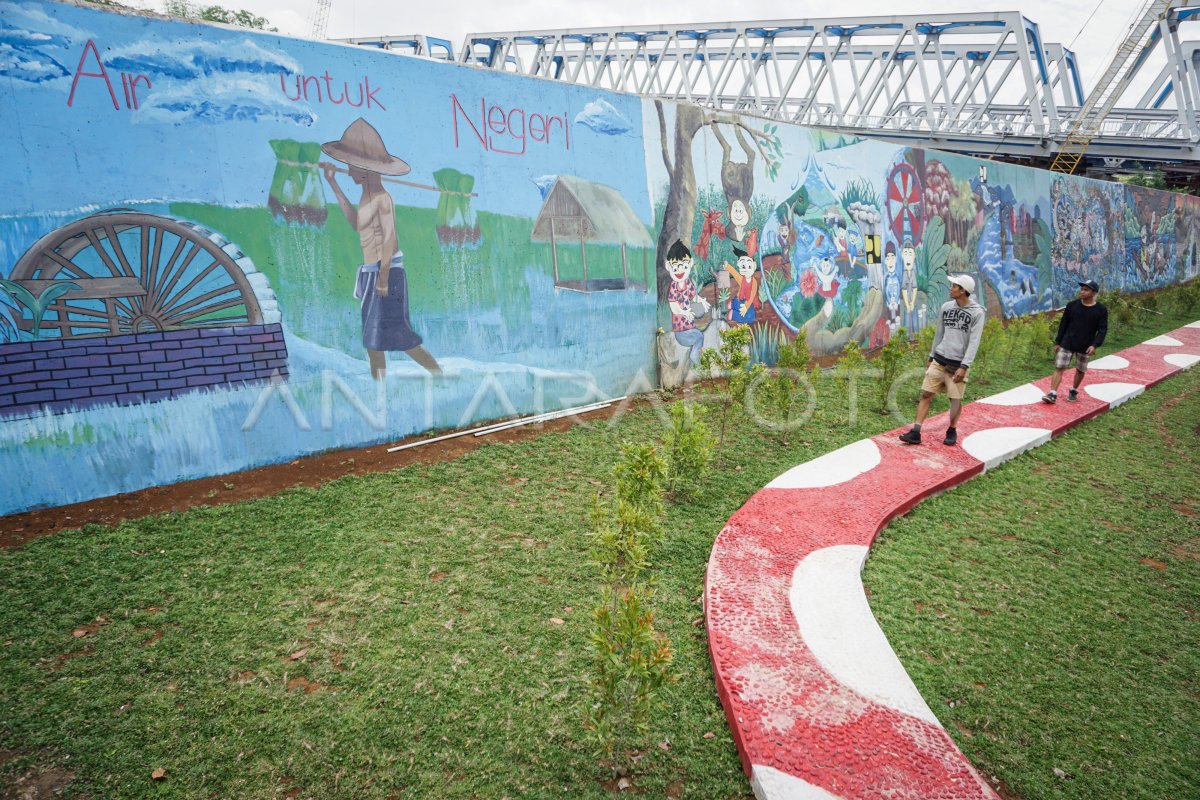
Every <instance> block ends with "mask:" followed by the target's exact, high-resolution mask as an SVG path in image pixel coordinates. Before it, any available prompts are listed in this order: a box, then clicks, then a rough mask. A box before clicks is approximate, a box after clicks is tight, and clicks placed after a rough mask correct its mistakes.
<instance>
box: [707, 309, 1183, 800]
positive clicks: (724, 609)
mask: <svg viewBox="0 0 1200 800" xmlns="http://www.w3.org/2000/svg"><path fill="white" fill-rule="evenodd" d="M1193 325H1196V327H1190V326H1189V327H1185V328H1180V329H1179V330H1177V331H1173V332H1172V333H1170V334H1167V336H1169V337H1171V338H1173V339H1175V340H1177V341H1178V342H1180V344H1179V345H1177V346H1160V345H1155V344H1140V345H1136V346H1134V347H1131V348H1129V349H1127V350H1124V351H1122V352H1121V353H1119V354H1117V355H1118V356H1120V357H1121V358H1124V359H1126V360H1127V361H1128V362H1129V365H1128V366H1124V367H1121V368H1119V369H1093V370H1091V371H1089V373H1088V377H1087V380H1086V381H1085V383H1084V387H1083V391H1081V392H1080V401H1079V402H1078V403H1069V402H1067V401H1066V388H1067V387H1068V385H1069V381H1070V379H1071V377H1072V375H1073V373H1072V372H1071V371H1068V372H1067V374H1066V376H1065V378H1064V384H1063V386H1061V387H1060V391H1061V392H1062V395H1063V396H1062V398H1061V399H1060V400H1059V402H1058V403H1057V404H1056V405H1052V406H1051V405H1046V404H1043V403H1042V402H1040V400H1039V399H1038V398H1040V395H1041V394H1042V393H1043V392H1045V391H1046V390H1047V388H1048V387H1049V377H1047V378H1044V379H1042V380H1040V381H1037V382H1035V383H1034V384H1032V385H1027V386H1026V387H1024V388H1022V389H1021V390H1020V391H1019V392H1017V391H1016V390H1014V392H1013V393H1004V394H1002V395H999V396H996V398H997V402H1009V403H1015V404H1011V405H999V404H995V403H989V402H988V401H989V400H991V399H992V398H984V399H982V400H980V401H976V402H973V403H971V404H970V405H969V407H968V408H966V409H965V410H964V412H963V416H962V418H961V420H960V424H959V445H960V446H959V447H946V446H944V445H943V444H942V436H943V434H944V432H945V427H946V417H945V415H941V416H939V417H935V418H932V419H931V420H929V421H927V423H926V425H925V426H923V431H922V433H923V435H924V439H925V442H924V443H923V444H922V445H919V446H908V445H904V444H901V443H900V442H899V441H898V440H897V439H896V437H897V435H898V434H899V433H900V432H901V431H903V430H904V429H903V428H901V429H897V430H895V431H891V432H889V433H886V434H881V435H879V436H876V437H874V438H873V439H870V440H866V441H864V442H858V443H855V444H854V445H851V446H849V447H847V448H843V449H842V450H840V451H838V452H837V453H836V454H830V455H829V456H826V457H823V459H822V460H821V461H820V463H819V464H817V465H815V466H814V468H813V469H812V470H808V471H807V472H806V471H805V470H804V469H803V468H800V469H796V470H791V471H789V472H788V473H785V475H783V476H780V478H778V479H776V480H775V481H773V482H772V483H771V485H769V486H768V487H766V488H764V489H762V490H761V491H759V492H758V493H757V494H755V495H754V496H753V497H752V498H751V499H750V501H749V502H747V503H746V505H744V506H743V507H742V508H741V509H739V510H738V511H737V513H735V514H734V515H733V517H731V518H730V520H729V522H728V524H727V525H726V526H725V528H724V529H723V530H722V531H721V533H720V535H719V536H718V537H717V540H716V542H715V543H714V545H713V549H712V554H711V555H710V557H709V562H708V573H707V576H706V581H705V595H704V597H705V612H706V619H707V626H708V640H709V653H710V655H711V657H712V662H713V671H714V674H715V677H716V683H717V693H718V695H719V697H720V699H721V704H722V706H723V707H724V709H725V714H726V717H727V719H728V721H729V725H730V728H731V729H732V731H733V736H734V741H735V742H736V744H737V748H738V754H739V756H740V758H741V761H742V767H743V769H745V771H746V773H747V775H748V776H750V778H751V783H752V786H753V788H754V792H755V794H756V796H757V797H759V798H760V800H767V798H771V799H772V800H775V799H776V798H795V799H796V800H832V799H836V798H842V799H843V800H858V799H859V798H861V799H862V800H866V799H867V798H881V797H887V798H897V799H899V798H912V800H936V799H937V798H963V799H966V798H997V797H998V796H997V795H996V793H995V792H994V791H993V790H992V789H991V788H990V787H989V786H988V784H987V783H986V782H985V781H984V780H983V779H982V777H981V776H980V775H979V774H978V773H977V772H976V770H975V769H974V768H973V767H972V766H971V764H970V763H969V762H968V761H967V759H966V757H965V756H964V755H963V754H962V752H961V751H960V750H959V749H958V748H957V747H956V746H955V744H954V742H953V741H952V740H951V739H950V737H949V735H948V734H947V733H946V731H945V730H944V729H943V728H942V726H941V725H940V724H939V723H938V722H937V720H936V717H934V715H933V713H932V712H931V711H930V710H929V707H928V706H927V705H926V704H925V703H924V702H923V701H922V700H921V699H920V696H919V695H918V694H917V693H916V689H915V687H913V686H912V683H911V681H910V680H909V679H908V677H907V675H906V674H904V672H903V668H902V667H901V666H900V664H899V661H898V660H896V658H895V655H894V654H893V653H891V650H890V648H889V647H887V643H886V640H885V639H884V638H883V636H882V633H881V632H880V631H879V629H878V626H877V625H875V623H874V619H873V618H872V617H870V613H869V608H868V607H867V605H866V600H865V597H864V596H863V595H862V585H861V580H860V579H859V570H861V565H862V562H863V561H864V560H865V558H866V553H867V548H868V547H869V546H870V544H871V542H872V541H873V540H874V539H875V536H876V535H877V534H878V533H879V531H880V530H881V529H882V528H883V526H884V525H886V524H887V523H888V521H889V520H891V519H892V518H894V517H896V516H899V515H901V514H904V513H906V512H907V511H909V510H910V509H911V508H912V507H913V506H915V505H916V504H917V503H919V502H920V501H921V500H923V499H925V498H926V497H929V496H931V495H933V494H936V493H938V492H940V491H944V490H946V489H948V488H950V487H952V486H955V485H957V484H959V483H962V482H964V481H966V480H968V479H970V478H972V477H975V476H976V475H979V474H980V473H982V472H983V471H984V470H985V469H986V468H989V467H990V466H994V465H995V464H997V463H1000V462H1001V461H1003V460H1006V459H1007V458H1010V457H1012V456H1013V455H1016V454H1017V453H1019V452H1021V451H1023V450H1024V449H1028V447H1030V446H1036V445H1037V444H1040V443H1042V442H1043V441H1046V440H1048V439H1049V438H1050V436H1056V435H1058V434H1060V433H1062V432H1063V431H1066V430H1067V429H1069V428H1071V427H1072V426H1074V425H1077V424H1079V423H1081V422H1083V421H1085V420H1087V419H1090V418H1092V417H1094V416H1096V415H1098V414H1101V413H1103V412H1104V411H1107V410H1108V409H1109V408H1110V402H1108V401H1107V400H1106V399H1098V397H1096V396H1093V395H1091V394H1089V393H1088V391H1087V390H1088V389H1089V388H1095V387H1099V386H1100V385H1101V384H1112V386H1109V387H1107V388H1103V389H1101V388H1097V389H1096V391H1097V393H1098V394H1099V395H1100V396H1102V397H1106V396H1107V395H1113V396H1114V397H1117V396H1118V395H1119V397H1118V399H1117V400H1115V401H1114V402H1121V401H1123V400H1124V399H1126V398H1127V397H1128V396H1130V394H1131V393H1132V392H1136V391H1141V389H1142V388H1144V387H1147V386H1152V385H1154V384H1156V383H1158V382H1160V381H1162V380H1165V379H1166V378H1168V377H1170V376H1171V375H1174V374H1175V373H1177V372H1180V371H1181V370H1182V369H1183V367H1181V366H1179V365H1176V364H1172V363H1170V362H1169V361H1168V360H1166V359H1165V356H1167V355H1169V354H1172V353H1174V354H1177V356H1176V359H1177V360H1178V359H1179V355H1184V356H1197V357H1200V323H1193ZM1156 339H1161V337H1156ZM1151 341H1154V340H1151ZM1184 360H1185V361H1186V360H1190V359H1184ZM1109 363H1110V364H1113V363H1118V364H1119V362H1116V361H1115V360H1113V361H1110V362H1109ZM1033 387H1036V390H1035V389H1034V388H1033ZM876 454H877V456H878V460H877V462H876ZM810 463H811V462H810ZM860 470H861V471H860ZM856 472H857V473H859V474H855V473H856ZM850 476H852V477H850ZM839 477H845V478H846V479H845V480H842V481H841V482H837V483H834V485H824V484H828V483H831V482H833V481H837V480H838V479H839ZM805 485H807V486H810V487H819V488H779V487H780V486H801V487H803V486H805ZM801 574H803V579H798V578H797V576H799V575H801ZM851 584H853V585H851Z"/></svg>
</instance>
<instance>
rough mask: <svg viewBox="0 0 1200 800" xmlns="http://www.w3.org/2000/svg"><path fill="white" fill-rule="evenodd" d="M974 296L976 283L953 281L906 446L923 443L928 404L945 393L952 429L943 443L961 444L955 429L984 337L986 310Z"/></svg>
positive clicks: (963, 278) (956, 277)
mask: <svg viewBox="0 0 1200 800" xmlns="http://www.w3.org/2000/svg"><path fill="white" fill-rule="evenodd" d="M974 293H975V279H974V278H972V277H971V276H970V275H954V276H952V277H951V278H950V301H949V302H947V303H946V304H944V305H943V306H942V311H941V313H940V314H939V315H938V322H937V336H935V337H934V340H933V350H931V351H930V353H929V367H928V368H927V369H926V370H925V382H924V383H923V384H921V399H920V400H918V401H917V419H916V422H915V423H914V424H913V426H912V429H911V430H908V431H905V432H904V433H902V434H900V441H902V442H904V443H905V444H920V443H921V424H922V423H923V422H925V417H926V415H928V414H929V404H930V402H931V401H932V400H933V396H934V395H935V394H937V393H938V392H941V391H942V390H943V389H944V390H945V392H946V396H947V397H949V398H950V427H949V428H947V429H946V438H945V440H944V443H945V444H947V445H950V446H953V445H955V444H956V443H957V442H958V429H957V428H956V427H955V426H956V425H957V424H958V415H959V414H960V413H962V397H963V390H964V389H965V388H966V383H967V370H969V369H970V368H971V362H972V361H973V360H974V359H975V351H977V350H978V349H979V340H980V338H981V337H982V336H983V306H981V305H979V303H977V302H975V299H974V298H973V297H972V296H971V295H972V294H974Z"/></svg>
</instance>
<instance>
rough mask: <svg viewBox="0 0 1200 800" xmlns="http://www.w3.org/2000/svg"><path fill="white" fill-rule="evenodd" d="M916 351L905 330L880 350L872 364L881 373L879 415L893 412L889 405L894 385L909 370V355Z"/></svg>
mask: <svg viewBox="0 0 1200 800" xmlns="http://www.w3.org/2000/svg"><path fill="white" fill-rule="evenodd" d="M914 349H915V345H914V344H913V343H912V342H909V341H908V337H907V336H905V335H904V329H903V328H901V329H900V330H899V331H897V333H896V335H895V336H893V337H892V338H890V339H888V341H887V344H885V345H884V346H883V347H881V348H880V349H879V353H878V355H876V356H875V360H874V361H872V362H871V363H872V364H873V365H874V367H875V369H876V370H878V372H879V375H878V376H877V378H876V381H875V390H876V391H875V406H876V410H877V411H878V412H879V413H881V414H886V413H888V412H889V411H890V410H891V409H890V408H888V405H889V403H890V401H891V398H892V384H894V383H895V382H896V381H897V380H898V379H899V377H900V373H902V372H904V370H905V369H906V368H907V366H908V362H909V360H910V359H909V354H910V353H911V352H912V351H913V350H914Z"/></svg>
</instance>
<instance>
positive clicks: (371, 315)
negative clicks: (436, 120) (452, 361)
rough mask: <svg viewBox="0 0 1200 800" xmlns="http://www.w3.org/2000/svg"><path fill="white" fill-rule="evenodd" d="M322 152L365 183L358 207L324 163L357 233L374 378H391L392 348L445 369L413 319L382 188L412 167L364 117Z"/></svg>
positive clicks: (358, 288)
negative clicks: (423, 342)
mask: <svg viewBox="0 0 1200 800" xmlns="http://www.w3.org/2000/svg"><path fill="white" fill-rule="evenodd" d="M321 152H323V153H325V154H326V155H328V156H330V157H332V158H335V159H337V160H338V161H341V162H343V163H345V164H347V165H348V166H349V170H348V171H349V173H350V179H351V180H352V181H354V182H355V183H356V184H358V185H359V186H361V187H362V197H361V198H360V199H359V201H358V207H357V208H355V207H354V205H353V204H351V202H350V200H349V199H348V198H347V197H346V194H345V193H344V192H343V191H342V188H341V187H340V186H339V185H338V183H337V179H336V177H335V174H336V173H337V172H338V171H339V169H338V168H337V167H336V166H334V165H333V164H330V163H327V162H321V164H320V167H321V169H322V170H323V171H324V173H325V180H326V181H328V182H329V186H330V187H331V188H332V189H333V193H334V195H335V196H336V197H337V201H338V207H339V208H341V210H342V213H343V214H344V215H345V216H346V221H347V222H349V223H350V227H352V228H354V229H355V230H356V231H358V239H359V244H360V245H361V246H362V259H363V263H362V264H361V265H360V266H359V268H358V277H357V280H356V282H355V289H354V296H355V297H357V298H358V299H359V300H360V301H361V308H362V326H363V333H362V336H363V346H364V347H366V349H367V358H368V360H369V361H370V364H371V377H373V378H376V379H383V378H385V377H386V376H387V352H388V351H389V350H392V351H395V350H399V351H402V352H404V353H405V354H406V355H407V356H408V357H409V358H411V359H412V360H413V361H416V362H417V363H418V364H420V365H421V366H423V367H425V369H427V370H429V371H430V372H432V373H440V372H441V371H442V368H441V367H440V366H438V363H437V361H436V360H434V358H433V356H432V355H430V354H429V351H427V350H426V349H425V348H424V347H422V346H421V337H420V335H418V334H417V332H416V331H414V330H413V328H412V323H411V322H409V319H408V279H407V276H406V275H405V272H404V253H402V252H400V246H399V245H398V244H397V241H396V207H395V204H394V203H393V202H392V196H391V195H390V194H388V192H387V190H386V189H384V188H383V176H384V175H406V174H408V171H409V166H408V164H406V163H405V162H404V161H402V160H401V159H399V158H396V157H395V156H394V155H392V154H391V153H389V152H388V151H387V148H386V147H384V144H383V139H382V137H380V135H379V132H378V131H376V130H375V129H374V128H373V127H371V125H370V123H368V122H367V121H366V120H365V119H362V118H361V117H360V118H359V119H356V120H355V121H354V122H353V123H351V124H350V127H349V128H347V129H346V132H345V133H343V134H342V138H341V139H338V140H337V141H333V142H326V143H325V144H323V145H321Z"/></svg>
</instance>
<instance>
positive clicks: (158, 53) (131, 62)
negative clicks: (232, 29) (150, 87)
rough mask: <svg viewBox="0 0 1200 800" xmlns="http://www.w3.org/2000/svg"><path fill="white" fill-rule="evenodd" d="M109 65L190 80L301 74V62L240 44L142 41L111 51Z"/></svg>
mask: <svg viewBox="0 0 1200 800" xmlns="http://www.w3.org/2000/svg"><path fill="white" fill-rule="evenodd" d="M104 62H105V64H106V65H108V66H109V67H111V68H113V69H117V70H122V71H125V72H130V73H135V74H136V73H144V74H146V75H150V76H151V77H152V78H153V77H155V76H159V77H165V78H174V79H176V80H187V79H191V78H201V77H209V76H214V75H290V74H293V73H297V72H300V71H301V67H300V64H299V62H297V61H296V60H294V59H292V58H289V57H288V56H285V55H283V54H282V53H279V52H277V51H274V50H270V49H268V48H266V47H263V46H261V45H259V44H256V43H255V42H254V41H253V40H251V39H250V38H248V37H247V38H245V39H243V40H242V41H240V42H230V41H226V40H221V41H210V40H205V41H183V40H181V41H177V42H168V41H162V40H154V41H139V42H135V43H134V44H132V45H128V46H126V47H118V48H114V49H113V50H111V51H109V52H108V53H107V54H106V55H105V57H104Z"/></svg>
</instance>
